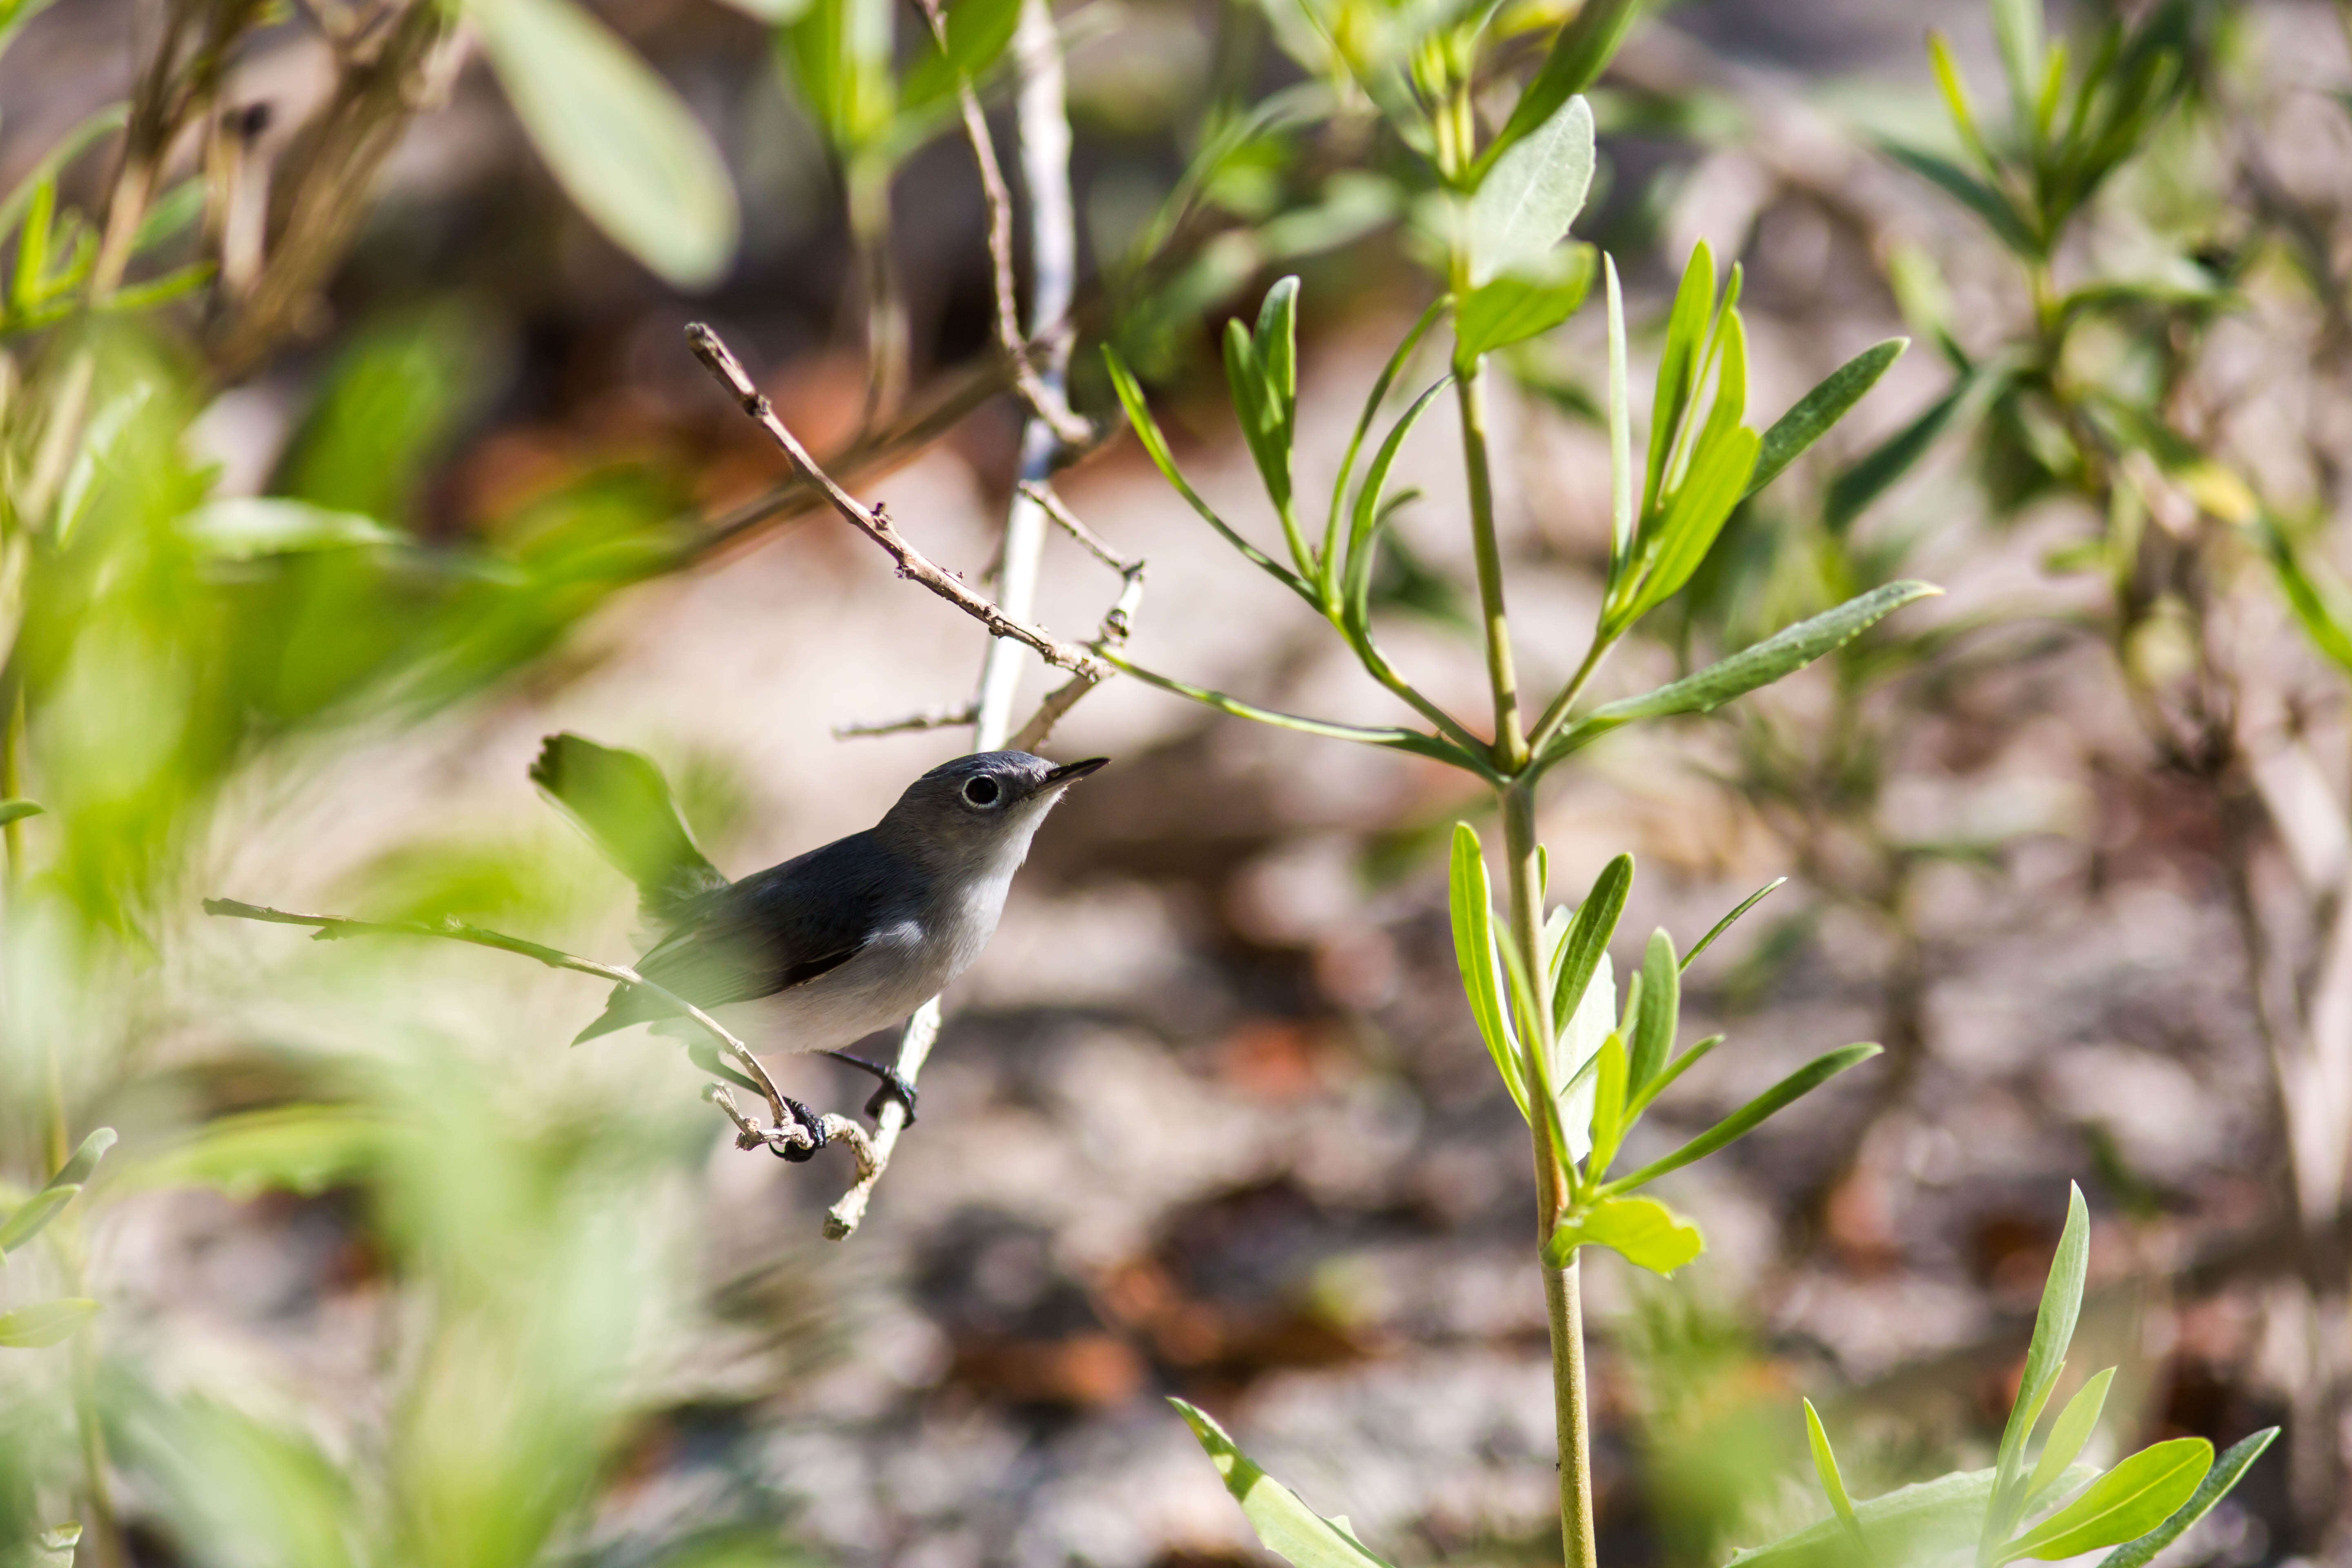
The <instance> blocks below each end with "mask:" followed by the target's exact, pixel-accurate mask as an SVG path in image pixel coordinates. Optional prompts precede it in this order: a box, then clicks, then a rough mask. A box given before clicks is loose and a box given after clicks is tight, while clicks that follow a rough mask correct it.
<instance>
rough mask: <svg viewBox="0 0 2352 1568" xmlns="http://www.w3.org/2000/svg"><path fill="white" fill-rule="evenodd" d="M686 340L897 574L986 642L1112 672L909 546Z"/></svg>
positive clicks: (726, 368)
mask: <svg viewBox="0 0 2352 1568" xmlns="http://www.w3.org/2000/svg"><path fill="white" fill-rule="evenodd" d="M686 341H687V344H688V347H690V348H691V349H693V351H694V356H695V358H697V359H698V360H700V361H701V362H702V363H703V366H704V368H706V369H708V370H709V372H710V374H712V375H713V376H714V377H716V378H717V379H718V381H719V384H720V385H722V386H724V387H726V388H727V390H728V392H729V393H730V395H732V396H733V397H734V398H735V401H736V402H738V403H739V404H740V405H742V407H743V412H744V413H746V414H748V415H750V416H751V418H752V420H753V421H754V422H755V423H757V424H758V425H759V426H760V428H761V429H762V430H764V431H766V432H767V433H768V437H769V438H770V439H771V440H772V441H774V442H775V443H776V445H777V446H778V447H782V449H783V453H784V455H785V456H786V457H787V458H791V459H792V461H793V467H794V468H797V469H799V470H800V472H801V473H802V474H803V475H804V476H805V477H806V478H807V479H809V481H810V482H811V483H813V484H814V485H815V486H816V487H817V489H819V490H821V491H823V492H824V498H825V500H828V501H830V502H831V503H832V504H833V509H834V510H835V511H837V512H839V513H840V514H841V515H842V516H843V518H845V519H846V520H847V521H848V522H849V523H850V525H851V526H853V527H855V528H856V530H857V531H859V532H861V533H863V534H865V535H866V537H867V538H868V539H871V540H872V541H873V542H875V543H877V544H878V545H880V546H881V547H882V548H883V550H884V551H886V552H888V554H889V556H890V558H891V559H892V560H893V561H896V562H897V563H898V575H900V576H901V577H908V578H912V579H913V580H914V581H915V582H917V583H919V584H922V585H923V586H924V587H926V588H929V590H930V591H931V592H932V593H934V594H936V595H939V596H940V598H942V599H945V600H946V601H947V602H948V603H949V604H950V605H954V606H955V607H956V608H958V609H960V610H961V611H962V612H963V613H964V614H965V615H968V616H971V618H972V619H974V620H976V621H978V622H980V623H981V625H982V626H986V627H987V628H988V634H989V636H990V637H1009V638H1011V639H1013V641H1015V642H1018V643H1022V644H1024V645H1025V646H1027V647H1030V648H1033V649H1034V650H1035V651H1036V653H1037V656H1038V657H1039V658H1043V659H1044V660H1045V662H1046V663H1047V664H1050V665H1053V666H1055V668H1061V669H1066V670H1069V671H1070V672H1071V673H1073V674H1093V675H1094V676H1095V677H1096V679H1103V678H1105V677H1107V676H1108V674H1109V673H1110V670H1109V667H1108V665H1105V664H1104V663H1103V662H1102V660H1101V659H1100V658H1098V657H1097V656H1096V655H1095V654H1093V653H1090V652H1088V651H1087V649H1085V648H1083V647H1077V646H1076V645H1075V644H1072V643H1066V642H1063V641H1062V640H1061V639H1059V638H1058V637H1055V636H1053V634H1051V633H1050V632H1046V631H1044V630H1041V629H1040V628H1038V627H1036V626H1031V625H1029V624H1028V623H1027V622H1026V621H1023V620H1018V619H1015V618H1014V617H1013V616H1010V615H1007V614H1006V613H1005V612H1004V611H1003V610H1002V609H999V608H998V607H997V606H996V605H992V604H991V603H990V602H989V601H988V600H986V599H984V598H982V596H981V595H978V594H976V593H974V592H973V591H972V590H971V588H970V587H969V586H968V585H966V584H965V583H964V581H963V579H961V577H958V576H956V575H955V574H953V573H951V572H948V571H946V570H944V569H942V568H941V567H940V566H939V565H937V564H936V563H933V562H932V560H931V559H930V557H929V556H927V555H925V554H924V553H923V552H921V551H919V550H918V549H916V548H915V547H914V546H913V545H912V544H909V543H908V542H907V539H906V536H905V535H903V534H901V533H900V532H899V531H898V526H897V525H896V524H894V523H893V522H892V521H890V518H889V514H888V513H887V512H886V511H884V510H882V508H880V507H879V506H874V507H868V506H866V504H865V503H864V502H862V501H860V500H858V499H857V498H856V496H853V495H851V494H850V493H849V492H848V491H847V490H845V489H842V488H841V487H840V486H839V485H838V484H836V483H835V482H834V479H833V476H831V475H830V474H827V473H826V472H825V471H824V469H823V468H818V467H817V463H816V459H815V458H812V457H810V456H809V453H808V448H807V447H803V446H802V445H801V442H800V437H797V436H795V435H793V433H792V430H791V429H790V428H789V427H788V426H786V425H785V424H784V422H783V421H782V419H779V418H777V417H776V411H775V409H774V408H773V407H772V406H771V405H769V402H768V400H767V398H766V397H764V396H762V395H761V393H760V389H759V388H758V387H756V386H754V385H752V384H751V375H750V374H749V373H747V372H746V371H745V370H744V369H743V364H742V362H741V361H740V360H738V359H737V358H736V357H735V355H734V353H732V352H731V351H730V349H729V348H728V347H727V345H726V344H725V343H723V342H719V334H718V333H716V332H714V331H711V330H710V329H709V327H707V326H704V325H703V324H702V323H701V322H699V321H697V322H695V323H693V324H692V325H690V326H688V328H687V329H686Z"/></svg>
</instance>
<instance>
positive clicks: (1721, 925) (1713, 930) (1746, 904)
mask: <svg viewBox="0 0 2352 1568" xmlns="http://www.w3.org/2000/svg"><path fill="white" fill-rule="evenodd" d="M1787 880H1788V878H1786V877H1775V878H1773V879H1771V880H1770V881H1769V882H1767V883H1765V884H1764V885H1763V886H1762V887H1760V888H1759V889H1756V890H1755V891H1754V892H1752V893H1750V894H1748V896H1747V897H1746V898H1744V899H1742V900H1739V907H1738V909H1736V910H1732V911H1731V912H1730V913H1729V914H1727V915H1726V916H1724V917H1723V918H1722V919H1721V920H1719V921H1716V922H1715V924H1713V925H1712V926H1709V927H1708V928H1707V932H1706V935H1705V936H1703V937H1701V938H1699V939H1698V945H1697V946H1696V947H1695V948H1692V949H1691V950H1690V951H1689V952H1686V953H1684V954H1683V969H1684V971H1685V973H1688V972H1689V969H1690V966H1691V965H1692V963H1695V962H1696V961H1697V958H1698V955H1699V954H1700V953H1702V952H1706V950H1707V949H1708V948H1710V947H1713V946H1714V945H1715V939H1716V938H1717V937H1719V936H1721V935H1722V934H1723V933H1724V932H1725V931H1729V930H1730V929H1731V928H1732V926H1733V925H1734V924H1735V923H1736V922H1737V921H1738V919H1739V917H1740V916H1742V915H1744V914H1746V913H1747V912H1748V910H1752V909H1754V908H1755V907H1756V906H1757V905H1759V904H1760V903H1762V902H1763V901H1764V900H1766V899H1767V898H1769V897H1770V896H1771V894H1772V893H1773V892H1774V891H1775V890H1776V889H1779V888H1780V884H1782V883H1783V882H1786V881H1787Z"/></svg>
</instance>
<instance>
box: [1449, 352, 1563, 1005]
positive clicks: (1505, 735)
mask: <svg viewBox="0 0 2352 1568" xmlns="http://www.w3.org/2000/svg"><path fill="white" fill-rule="evenodd" d="M1454 401H1455V402H1456V403H1457V404H1459V405H1460V406H1461V410H1462V460H1463V467H1464V468H1465V470H1466V471H1467V475H1468V479H1469V489H1470V533H1471V539H1472V542H1473V543H1474V545H1475V549H1476V553H1477V562H1478V618H1479V626H1480V630H1481V631H1483V632H1484V633H1485V634H1486V682H1487V685H1488V686H1489V687H1490V688H1492V689H1493V691H1494V696H1495V741H1494V762H1495V771H1496V772H1497V773H1502V774H1504V775H1505V776H1506V777H1510V776H1514V775H1516V774H1517V773H1518V772H1519V770H1520V769H1522V768H1524V767H1526V766H1527V763H1528V736H1527V731H1526V729H1525V728H1524V727H1523V726H1522V725H1521V723H1520V720H1519V679H1518V674H1517V670H1516V669H1514V668H1513V667H1512V663H1511V626H1510V618H1509V616H1507V614H1506V612H1505V610H1504V607H1503V551H1502V545H1501V544H1500V542H1498V541H1497V540H1496V536H1495V487H1494V482H1493V479H1492V478H1491V475H1490V472H1489V468H1488V462H1487V457H1486V366H1485V365H1484V364H1483V363H1481V364H1478V365H1475V366H1473V367H1472V368H1471V370H1470V373H1469V374H1467V375H1465V376H1463V377H1461V378H1460V379H1459V380H1457V381H1456V382H1454ZM1530 853H1532V851H1530ZM1531 973H1542V970H1541V969H1540V967H1538V969H1536V970H1534V971H1531Z"/></svg>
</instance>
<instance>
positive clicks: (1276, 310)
mask: <svg viewBox="0 0 2352 1568" xmlns="http://www.w3.org/2000/svg"><path fill="white" fill-rule="evenodd" d="M1253 342H1254V343H1255V347H1256V349H1257V354H1258V362H1259V363H1260V364H1261V365H1263V366H1264V367H1265V389H1266V395H1267V398H1268V400H1269V401H1270V402H1272V403H1273V404H1274V405H1276V407H1277V408H1279V409H1280V410H1281V413H1282V419H1283V429H1284V433H1285V434H1286V435H1287V434H1288V432H1289V428H1290V425H1291V421H1292V418H1293V416H1294V415H1295V414H1296V412H1297V407H1298V279H1297V276H1296V275H1293V276H1290V277H1286V278H1277V279H1275V283H1274V287H1273V288H1271V289H1267V290H1266V291H1265V300H1263V301H1261V302H1260V303H1259V305H1258V310H1257V332H1256V335H1255V338H1254V340H1253Z"/></svg>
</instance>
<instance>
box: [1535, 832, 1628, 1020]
mask: <svg viewBox="0 0 2352 1568" xmlns="http://www.w3.org/2000/svg"><path fill="white" fill-rule="evenodd" d="M1632 891H1633V857H1632V856H1631V855H1620V856H1618V857H1617V858H1615V859H1614V860H1612V861H1610V862H1609V864H1607V865H1606V866H1603V867H1602V868H1601V875H1599V876H1598V877H1595V878H1594V879H1592V890H1591V891H1590V892H1588V893H1586V894H1585V895H1584V901H1583V902H1582V903H1580V904H1579V905H1577V907H1576V918H1575V920H1574V921H1571V922H1570V925H1569V928H1568V936H1567V939H1566V941H1565V942H1563V943H1562V944H1561V947H1560V958H1559V973H1558V975H1557V976H1556V977H1555V978H1554V980H1553V982H1552V993H1551V1017H1552V1028H1553V1030H1554V1031H1555V1032H1560V1031H1564V1030H1566V1029H1567V1027H1568V1021H1569V1019H1570V1018H1571V1017H1573V1016H1575V1014H1576V1010H1577V1008H1578V1006H1579V1005H1580V1004H1581V1003H1582V1002H1583V1000H1584V992H1585V988H1586V987H1587V986H1589V985H1591V984H1592V973H1593V971H1594V970H1596V969H1598V968H1599V967H1600V966H1601V959H1602V957H1603V956H1605V955H1606V954H1607V952H1608V951H1609V939H1610V938H1611V937H1612V936H1615V935H1616V934H1617V922H1618V921H1619V920H1620V919H1622V917H1623V916H1624V913H1625V898H1626V895H1627V894H1628V893H1630V892H1632Z"/></svg>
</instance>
